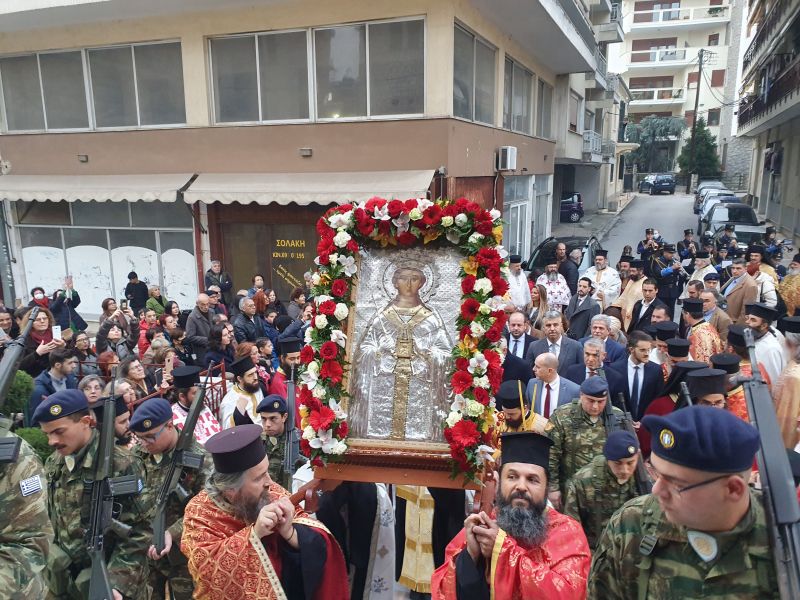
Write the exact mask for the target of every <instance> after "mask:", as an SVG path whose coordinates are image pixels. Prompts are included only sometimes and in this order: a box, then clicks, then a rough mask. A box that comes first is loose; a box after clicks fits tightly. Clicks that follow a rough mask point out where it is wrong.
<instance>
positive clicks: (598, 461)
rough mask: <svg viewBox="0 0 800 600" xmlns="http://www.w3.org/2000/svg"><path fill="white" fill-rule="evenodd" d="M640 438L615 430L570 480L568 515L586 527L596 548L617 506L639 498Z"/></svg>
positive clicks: (566, 505)
mask: <svg viewBox="0 0 800 600" xmlns="http://www.w3.org/2000/svg"><path fill="white" fill-rule="evenodd" d="M638 461H639V441H638V440H637V439H636V436H635V435H633V434H632V433H630V432H628V431H614V432H612V433H611V434H610V435H609V436H608V439H607V440H606V443H605V446H603V454H601V455H598V456H595V457H594V458H593V459H592V462H590V463H589V464H588V465H586V466H585V467H583V468H582V469H580V470H579V471H578V472H577V473H575V476H574V477H573V478H572V479H570V480H569V482H567V492H566V494H565V496H566V497H565V499H564V510H563V511H562V512H563V513H564V514H565V515H569V516H570V517H572V518H573V519H575V520H576V521H578V522H579V523H580V524H581V525H582V526H583V531H584V532H585V533H586V539H587V540H588V541H589V547H590V548H591V549H594V547H595V546H596V545H597V540H598V539H599V538H600V534H601V533H603V528H604V527H605V526H606V523H608V520H609V519H610V518H611V515H613V514H614V513H615V512H616V511H617V509H619V507H620V506H622V505H623V504H625V503H626V502H627V501H628V500H630V499H631V498H635V497H636V496H637V495H638V494H637V493H636V480H635V478H634V474H635V473H636V464H637V462H638Z"/></svg>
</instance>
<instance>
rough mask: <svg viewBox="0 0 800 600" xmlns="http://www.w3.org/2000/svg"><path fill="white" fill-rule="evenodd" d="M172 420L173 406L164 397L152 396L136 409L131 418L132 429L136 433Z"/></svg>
mask: <svg viewBox="0 0 800 600" xmlns="http://www.w3.org/2000/svg"><path fill="white" fill-rule="evenodd" d="M167 421H172V407H171V406H170V404H169V402H168V401H167V400H165V399H164V398H150V399H149V400H145V401H144V402H142V403H141V404H140V405H139V408H137V409H136V412H134V413H133V417H132V418H131V424H130V429H131V431H134V432H136V433H144V432H146V431H149V430H151V429H153V428H154V427H158V426H159V425H163V424H164V423H166V422H167Z"/></svg>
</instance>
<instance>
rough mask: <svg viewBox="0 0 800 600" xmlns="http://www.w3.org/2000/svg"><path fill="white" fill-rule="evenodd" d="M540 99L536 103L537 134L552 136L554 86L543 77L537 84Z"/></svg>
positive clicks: (544, 136)
mask: <svg viewBox="0 0 800 600" xmlns="http://www.w3.org/2000/svg"><path fill="white" fill-rule="evenodd" d="M537 90H538V91H537V93H538V96H539V101H538V102H537V105H536V134H537V135H538V136H540V137H543V138H551V137H553V136H552V125H551V122H552V114H553V87H552V86H551V85H549V84H548V83H546V82H544V81H542V80H541V79H540V80H539V82H538V85H537Z"/></svg>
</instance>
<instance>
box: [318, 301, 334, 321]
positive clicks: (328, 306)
mask: <svg viewBox="0 0 800 600" xmlns="http://www.w3.org/2000/svg"><path fill="white" fill-rule="evenodd" d="M317 312H318V313H320V314H322V315H325V316H327V317H330V316H332V315H333V313H335V312H336V302H334V301H333V300H325V302H323V303H322V304H320V305H319V306H318V307H317Z"/></svg>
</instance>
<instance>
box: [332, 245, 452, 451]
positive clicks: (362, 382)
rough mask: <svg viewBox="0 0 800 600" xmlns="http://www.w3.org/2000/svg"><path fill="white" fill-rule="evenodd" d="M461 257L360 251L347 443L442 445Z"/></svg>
mask: <svg viewBox="0 0 800 600" xmlns="http://www.w3.org/2000/svg"><path fill="white" fill-rule="evenodd" d="M460 260H461V257H459V256H458V254H456V253H455V252H454V251H448V250H440V249H424V248H416V249H408V250H392V251H388V250H378V251H362V255H361V265H362V266H361V271H360V277H359V283H358V286H357V289H356V300H355V302H356V319H355V323H354V331H352V332H351V335H350V339H351V340H353V341H354V345H353V346H352V348H353V350H352V358H351V365H352V366H351V374H350V378H349V381H350V403H349V407H348V414H349V424H350V442H351V443H352V442H353V441H356V440H358V439H362V440H370V441H374V440H384V441H390V442H398V441H401V442H417V443H440V444H442V443H444V437H443V434H442V431H443V425H442V420H443V418H444V417H445V416H446V415H447V411H448V407H449V406H450V404H451V402H452V398H451V393H450V389H449V383H448V381H449V377H450V375H451V373H452V370H453V362H452V360H453V359H452V357H451V353H452V349H453V344H454V340H457V339H458V338H457V335H456V331H455V317H456V315H457V314H458V310H459V302H460V296H461V294H460V290H459V289H458V286H459V279H458V268H459V267H458V265H459V261H460Z"/></svg>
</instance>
